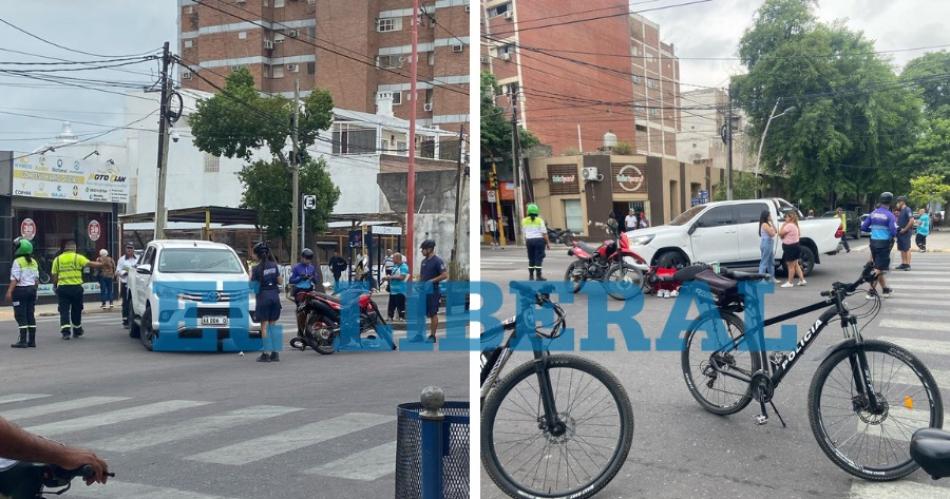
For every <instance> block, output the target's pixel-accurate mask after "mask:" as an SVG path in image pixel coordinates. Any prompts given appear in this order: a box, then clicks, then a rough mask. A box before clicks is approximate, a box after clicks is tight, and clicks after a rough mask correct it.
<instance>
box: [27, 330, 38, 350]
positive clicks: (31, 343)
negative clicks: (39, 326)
mask: <svg viewBox="0 0 950 499" xmlns="http://www.w3.org/2000/svg"><path fill="white" fill-rule="evenodd" d="M26 338H27V340H26V346H28V347H30V348H36V331H35V330H33V331H30V332H29V333H27V335H26Z"/></svg>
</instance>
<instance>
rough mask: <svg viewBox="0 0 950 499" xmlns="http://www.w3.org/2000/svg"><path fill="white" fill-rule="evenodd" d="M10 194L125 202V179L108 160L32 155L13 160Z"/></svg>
mask: <svg viewBox="0 0 950 499" xmlns="http://www.w3.org/2000/svg"><path fill="white" fill-rule="evenodd" d="M13 195H14V196H27V197H34V198H46V199H70V200H75V201H95V202H100V203H128V202H129V179H128V178H127V177H126V176H125V175H122V174H121V172H119V169H118V168H117V167H116V166H115V164H114V163H112V162H111V161H110V162H108V163H106V164H103V163H102V162H101V161H99V160H98V157H97V158H96V159H94V160H87V161H84V160H81V159H75V158H67V157H59V156H51V155H34V156H25V157H20V158H17V159H16V160H15V161H14V162H13Z"/></svg>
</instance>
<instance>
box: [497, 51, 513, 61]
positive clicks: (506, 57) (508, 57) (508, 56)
mask: <svg viewBox="0 0 950 499" xmlns="http://www.w3.org/2000/svg"><path fill="white" fill-rule="evenodd" d="M498 58H499V59H501V60H503V61H510V60H511V52H502V53H501V55H499V56H498Z"/></svg>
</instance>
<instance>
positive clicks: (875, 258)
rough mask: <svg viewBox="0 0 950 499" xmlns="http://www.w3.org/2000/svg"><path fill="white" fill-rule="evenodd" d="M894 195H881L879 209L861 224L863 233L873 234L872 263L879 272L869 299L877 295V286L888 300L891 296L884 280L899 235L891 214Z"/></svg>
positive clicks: (895, 221) (871, 243) (887, 193)
mask: <svg viewBox="0 0 950 499" xmlns="http://www.w3.org/2000/svg"><path fill="white" fill-rule="evenodd" d="M893 199H894V195H893V194H891V193H890V192H884V193H881V198H880V204H879V205H878V207H877V209H876V210H874V211H872V212H871V214H870V215H868V217H867V218H866V219H864V222H862V223H861V230H862V231H863V232H870V233H871V242H870V243H869V246H870V249H871V263H872V264H873V265H874V269H875V271H876V272H877V279H875V280H874V282H872V283H871V291H870V292H869V293H868V294H867V299H869V300H870V299H872V298H874V295H875V294H877V291H876V285H878V284H879V285H880V286H881V293H882V295H883V296H884V297H885V298H886V297H888V296H890V295H891V289H890V288H888V287H887V282H886V281H885V280H884V273H885V272H887V269H888V267H890V265H891V248H892V247H893V244H894V237H895V236H896V235H897V218H895V217H894V214H893V213H892V212H891V209H890V204H891V202H892V201H893Z"/></svg>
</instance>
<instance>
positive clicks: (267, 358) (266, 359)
mask: <svg viewBox="0 0 950 499" xmlns="http://www.w3.org/2000/svg"><path fill="white" fill-rule="evenodd" d="M257 361H258V362H270V355H267V352H263V353H261V356H260V357H258V358H257Z"/></svg>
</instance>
